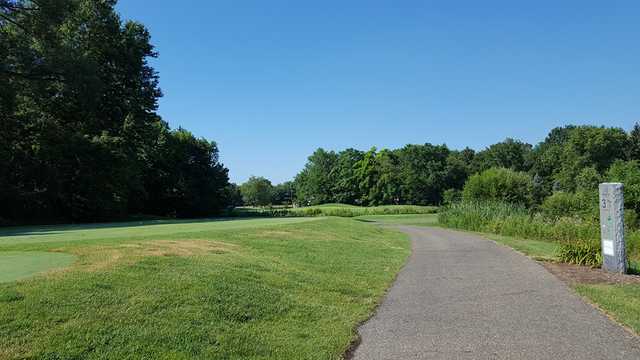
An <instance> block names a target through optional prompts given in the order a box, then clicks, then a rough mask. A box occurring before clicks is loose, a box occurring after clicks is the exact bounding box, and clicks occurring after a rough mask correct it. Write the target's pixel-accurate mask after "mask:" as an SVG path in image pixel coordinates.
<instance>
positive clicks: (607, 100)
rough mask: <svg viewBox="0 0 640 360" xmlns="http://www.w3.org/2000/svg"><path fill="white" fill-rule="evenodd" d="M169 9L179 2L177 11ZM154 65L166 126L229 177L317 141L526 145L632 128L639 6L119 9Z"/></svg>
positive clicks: (330, 4) (268, 169) (326, 4)
mask: <svg viewBox="0 0 640 360" xmlns="http://www.w3.org/2000/svg"><path fill="white" fill-rule="evenodd" d="M178 4H179V6H178ZM118 9H119V11H120V13H121V15H122V16H123V17H124V18H126V19H134V20H137V21H140V22H142V23H144V24H145V25H146V26H147V27H148V28H149V29H150V31H151V34H152V41H153V44H154V45H155V46H156V48H157V50H158V52H159V53H160V57H159V58H158V59H157V60H154V61H153V66H154V67H155V68H156V70H158V71H159V73H160V85H161V87H162V90H163V91H164V94H165V96H164V97H163V98H162V100H161V101H160V109H159V112H160V114H161V115H162V116H163V118H164V119H165V120H167V121H168V122H169V124H170V125H171V126H172V127H174V128H176V127H178V126H183V127H185V128H187V129H189V130H191V131H192V132H193V133H194V134H195V135H197V136H199V137H205V138H207V139H209V140H215V141H216V142H217V143H218V145H219V147H220V150H221V158H222V160H223V162H224V163H225V165H226V166H227V167H228V168H229V169H230V176H231V179H232V181H235V182H242V181H244V180H246V179H247V178H248V177H249V176H250V175H259V176H265V177H267V178H269V179H271V180H272V181H274V182H275V183H278V182H282V181H285V180H289V179H291V178H292V177H293V176H295V174H296V173H297V172H298V171H299V170H300V169H301V168H302V167H303V166H304V164H305V162H306V158H307V156H308V155H310V154H311V153H312V152H313V150H315V149H316V148H318V147H324V148H326V149H334V150H340V149H344V148H347V147H355V148H358V149H363V150H366V149H369V148H370V147H372V146H376V147H378V148H385V147H387V148H396V147H401V146H403V145H404V144H407V143H425V142H430V143H436V144H441V143H445V144H447V145H449V146H450V147H452V148H463V147H465V146H470V147H472V148H475V149H482V148H484V147H485V146H487V145H490V144H492V143H495V142H498V141H501V140H503V139H504V138H506V137H514V138H518V139H522V140H524V141H527V142H530V143H537V142H539V141H541V140H542V139H543V138H544V137H545V135H546V134H547V132H548V131H549V130H550V129H551V128H553V127H555V126H560V125H565V124H569V123H572V124H598V125H607V126H617V127H622V128H625V129H629V128H631V127H632V126H633V124H634V123H635V122H636V121H640V43H639V39H640V22H639V19H640V1H637V0H635V1H615V0H609V1H569V0H563V1H528V2H523V1H491V0H486V1H426V0H425V1H410V0H403V1H397V0H388V1H376V0H366V1H357V0H349V1H344V0H343V1H334V0H325V1H282V0H269V1H264V0H255V1H251V0H247V1H238V0H229V1H215V0H211V1H206V0H191V1H182V2H176V1H167V0H155V1H153V2H148V1H140V0H120V3H119V5H118Z"/></svg>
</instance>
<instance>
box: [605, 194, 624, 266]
mask: <svg viewBox="0 0 640 360" xmlns="http://www.w3.org/2000/svg"><path fill="white" fill-rule="evenodd" d="M622 189H623V187H622V184H620V183H604V184H600V238H601V245H602V268H603V269H604V270H606V271H610V272H616V273H623V274H624V273H626V272H627V251H626V248H625V243H624V196H623V194H622Z"/></svg>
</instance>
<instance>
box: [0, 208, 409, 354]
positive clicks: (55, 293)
mask: <svg viewBox="0 0 640 360" xmlns="http://www.w3.org/2000/svg"><path fill="white" fill-rule="evenodd" d="M278 220H292V219H278ZM295 220H297V219H295ZM247 221H250V220H239V222H237V223H225V224H224V225H219V224H218V225H215V226H214V225H207V224H202V223H195V224H193V226H195V227H198V228H199V230H195V229H191V228H189V227H188V226H187V227H186V228H185V227H181V226H179V225H185V224H174V225H171V224H164V225H170V226H165V227H162V228H161V230H162V231H155V230H153V231H151V230H150V229H144V227H143V228H141V227H139V226H133V227H127V226H119V227H116V228H112V229H111V230H113V231H117V232H118V235H114V234H113V233H112V232H111V230H109V229H108V228H106V227H105V228H101V229H68V230H48V231H40V232H38V231H35V232H34V231H31V232H28V233H27V231H25V233H23V234H15V233H14V234H13V237H3V238H0V252H2V251H6V250H9V249H11V250H12V251H16V250H21V251H27V250H40V251H46V250H56V251H59V252H65V253H69V254H73V255H75V256H77V260H76V261H75V262H74V263H73V265H71V266H70V267H69V268H67V270H65V271H56V272H52V273H49V274H47V275H46V276H43V275H41V276H36V277H34V278H31V279H29V280H23V281H18V282H12V283H5V284H0V358H1V359H5V358H6V359H19V358H34V359H123V358H140V359H142V358H147V359H337V358H339V357H340V356H341V355H342V353H343V352H344V351H345V349H346V348H347V347H348V345H349V343H350V341H351V340H352V338H353V336H354V328H355V326H356V325H357V324H358V323H359V322H360V321H363V320H364V319H366V318H367V316H368V315H369V314H370V312H371V311H372V310H373V308H374V306H375V304H376V303H377V301H378V300H379V299H380V297H381V295H382V294H383V292H384V290H385V289H386V288H387V287H388V286H389V284H390V283H391V281H392V279H393V278H394V276H395V274H396V273H397V272H398V271H399V269H400V267H401V266H402V264H403V263H404V260H405V259H406V257H407V256H408V254H409V241H408V239H407V238H406V236H404V235H402V234H400V233H398V232H395V231H392V230H388V229H382V228H379V227H376V226H372V225H370V224H366V223H363V222H359V221H356V220H352V219H337V218H323V219H318V220H314V221H296V222H295V223H289V224H278V223H274V222H273V221H271V220H270V219H269V220H267V219H265V220H258V221H257V222H254V223H248V222H247ZM251 221H253V220H251ZM260 221H263V222H264V223H262V222H260ZM240 223H242V224H243V225H242V226H240ZM248 224H251V225H248ZM156 226H157V225H156ZM174 226H177V227H176V228H174ZM200 226H204V228H200ZM207 226H210V227H207ZM156 230H159V229H156ZM102 231H104V232H102ZM36 233H37V234H36ZM16 236H17V237H18V238H16ZM37 239H42V240H40V242H38V241H37ZM20 240H25V242H24V243H22V242H21V241H20Z"/></svg>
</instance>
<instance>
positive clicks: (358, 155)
mask: <svg viewBox="0 0 640 360" xmlns="http://www.w3.org/2000/svg"><path fill="white" fill-rule="evenodd" d="M364 156H365V155H364V153H363V152H362V151H359V150H355V149H346V150H344V151H341V152H339V153H338V156H337V160H336V162H335V168H334V169H333V175H334V178H335V183H334V186H333V189H332V191H331V193H332V197H333V201H335V202H338V203H343V204H355V203H356V202H357V201H358V200H360V198H361V197H362V195H361V193H360V184H359V181H358V174H357V169H356V166H357V164H358V163H359V162H360V161H362V159H363V157H364Z"/></svg>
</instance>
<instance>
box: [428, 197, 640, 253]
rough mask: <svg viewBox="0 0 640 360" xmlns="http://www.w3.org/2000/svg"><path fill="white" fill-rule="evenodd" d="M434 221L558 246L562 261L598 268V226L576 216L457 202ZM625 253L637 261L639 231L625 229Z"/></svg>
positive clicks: (444, 224) (521, 207)
mask: <svg viewBox="0 0 640 360" xmlns="http://www.w3.org/2000/svg"><path fill="white" fill-rule="evenodd" d="M438 222H439V223H440V224H441V225H443V226H447V227H451V228H457V229H464V230H470V231H477V232H487V233H493V234H499V235H505V236H513V237H519V238H523V239H531V240H541V241H550V242H557V243H559V244H561V245H562V246H561V247H560V249H561V250H560V252H559V254H558V257H559V258H560V259H561V260H563V261H566V262H572V263H580V264H587V265H598V261H601V259H599V258H598V257H597V256H596V253H599V252H600V226H599V224H598V223H597V222H596V221H594V220H588V219H582V218H579V217H561V218H548V217H544V216H543V215H542V214H540V213H536V212H531V211H529V210H528V209H526V208H525V207H523V206H519V205H513V204H507V203H501V202H459V203H454V204H451V205H449V206H447V207H445V208H441V209H440V210H439V212H438ZM626 240H627V252H628V254H629V257H630V258H631V259H634V260H635V259H640V253H639V251H638V250H639V249H638V248H639V247H638V245H639V244H640V232H639V231H631V230H627V233H626Z"/></svg>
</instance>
